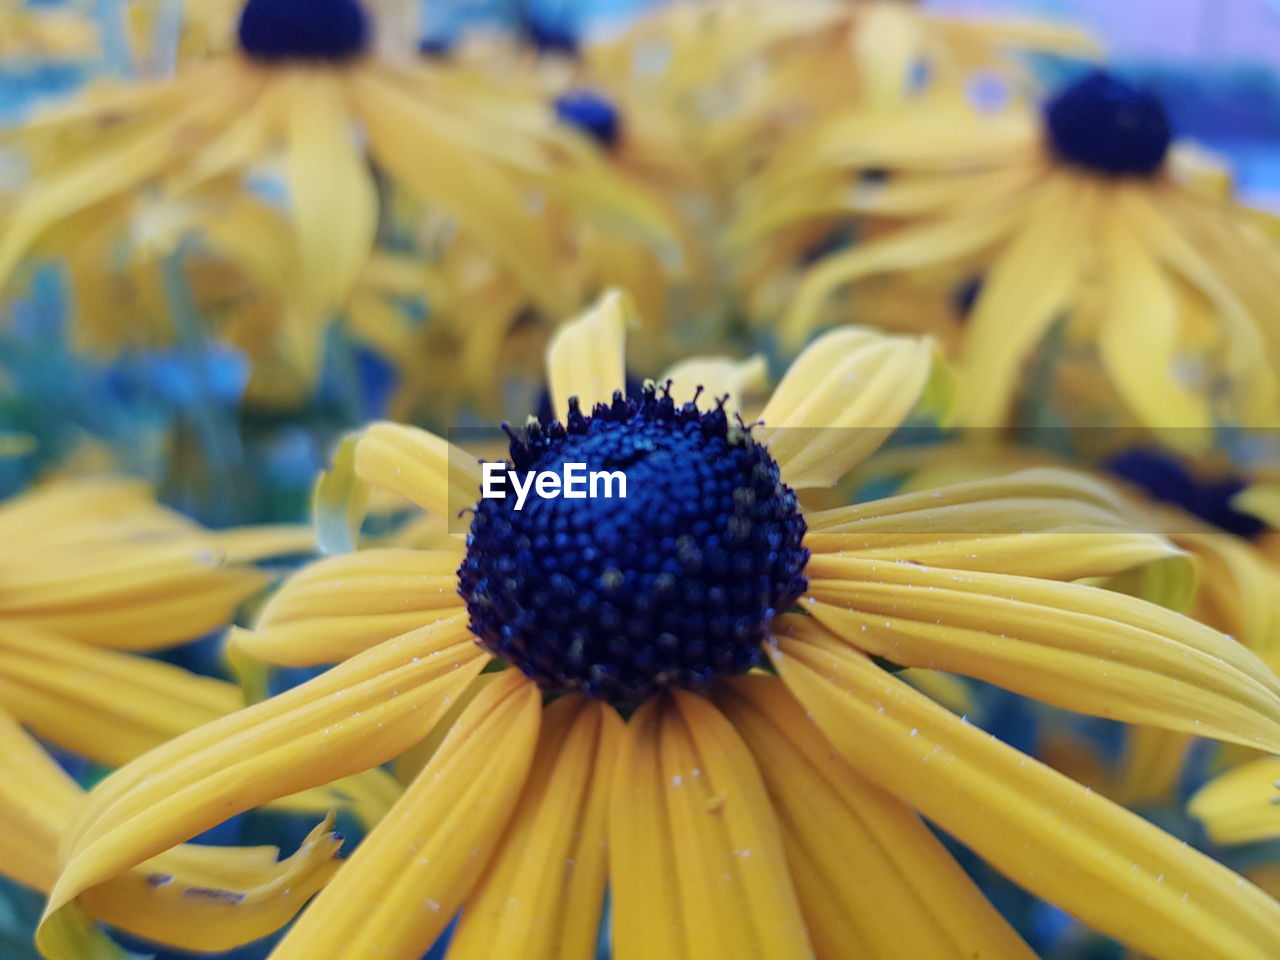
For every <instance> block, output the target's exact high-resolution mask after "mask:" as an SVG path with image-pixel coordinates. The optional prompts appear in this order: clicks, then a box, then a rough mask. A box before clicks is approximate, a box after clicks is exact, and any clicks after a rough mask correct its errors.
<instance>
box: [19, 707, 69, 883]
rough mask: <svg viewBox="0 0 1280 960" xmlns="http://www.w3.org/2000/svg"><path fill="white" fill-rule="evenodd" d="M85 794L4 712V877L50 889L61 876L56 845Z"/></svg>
mask: <svg viewBox="0 0 1280 960" xmlns="http://www.w3.org/2000/svg"><path fill="white" fill-rule="evenodd" d="M81 796H82V794H81V792H80V788H79V787H77V786H76V784H75V781H73V780H72V779H71V778H70V777H69V776H67V774H66V773H65V772H64V771H63V769H62V768H61V767H59V766H58V764H57V763H55V762H54V760H53V758H52V757H50V756H49V755H48V754H47V753H45V752H44V750H42V749H41V748H40V745H39V744H37V743H36V742H35V740H34V739H33V738H32V737H31V736H29V735H28V734H27V733H26V731H24V730H23V729H22V728H21V727H20V726H18V724H17V721H15V720H14V719H13V718H12V717H10V716H9V715H8V714H7V713H5V711H4V710H0V822H2V823H3V824H4V827H3V829H0V874H3V875H4V876H6V877H9V878H11V879H13V880H17V881H18V882H19V883H21V884H24V885H26V886H28V887H34V888H35V889H37V890H48V889H50V888H51V887H52V886H53V882H54V880H56V879H57V876H58V843H59V841H60V840H61V839H62V833H63V831H64V830H65V829H66V826H67V823H68V822H70V820H71V817H72V815H73V814H74V813H75V810H76V807H77V806H78V805H79V804H80V800H81Z"/></svg>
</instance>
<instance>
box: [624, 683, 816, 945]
mask: <svg viewBox="0 0 1280 960" xmlns="http://www.w3.org/2000/svg"><path fill="white" fill-rule="evenodd" d="M609 850H610V889H611V890H612V894H613V951H614V956H615V957H617V958H618V960H642V958H643V960H650V958H653V957H664V958H670V960H745V958H749V957H768V958H770V960H782V958H786V957H796V958H808V957H810V956H812V950H811V949H810V946H809V943H808V939H807V937H806V935H805V927H804V921H803V919H802V918H801V916H800V909H799V906H798V904H797V902H796V896H795V892H794V890H793V889H792V885H791V880H790V876H789V874H788V870H787V864H786V859H785V856H784V853H783V848H782V839H781V836H780V835H779V831H778V824H777V821H776V819H775V817H774V814H773V810H772V808H771V806H770V803H769V799H768V797H767V795H766V794H765V789H764V784H763V783H762V782H761V779H760V773H759V771H758V770H757V769H756V767H755V763H754V762H753V761H752V759H751V756H750V754H749V753H748V752H747V748H746V746H745V745H744V744H743V743H742V740H741V738H739V736H738V735H737V734H736V733H735V732H734V730H733V727H732V726H731V725H730V724H729V723H728V721H727V720H725V718H724V716H723V715H722V714H721V713H720V712H719V711H718V710H716V709H715V707H713V706H712V705H711V704H710V703H709V702H707V701H706V700H704V699H703V698H701V697H699V696H696V695H694V694H691V693H685V692H683V691H681V692H677V693H675V694H672V695H670V696H669V697H663V698H660V699H657V700H651V701H649V702H647V703H645V704H642V705H641V706H640V708H639V709H638V710H636V712H635V714H634V715H633V716H632V717H631V720H630V722H629V723H628V724H627V730H626V734H625V736H624V737H623V738H622V744H621V747H620V749H619V751H618V756H617V764H616V766H615V767H614V783H613V794H612V802H611V808H610V813H609Z"/></svg>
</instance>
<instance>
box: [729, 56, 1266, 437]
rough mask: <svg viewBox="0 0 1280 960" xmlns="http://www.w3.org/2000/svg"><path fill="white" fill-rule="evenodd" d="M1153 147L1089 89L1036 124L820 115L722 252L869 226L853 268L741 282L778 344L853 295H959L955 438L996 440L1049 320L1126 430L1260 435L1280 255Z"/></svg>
mask: <svg viewBox="0 0 1280 960" xmlns="http://www.w3.org/2000/svg"><path fill="white" fill-rule="evenodd" d="M1170 143H1171V132H1170V127H1169V123H1168V119H1167V117H1166V115H1165V112H1164V108H1163V107H1162V106H1161V104H1160V103H1159V102H1158V101H1157V100H1156V99H1155V98H1153V97H1152V96H1150V95H1148V94H1145V93H1143V92H1140V91H1138V90H1137V89H1135V88H1134V87H1132V86H1130V85H1128V84H1126V83H1124V82H1123V81H1121V80H1119V79H1117V78H1116V77H1114V76H1112V75H1110V74H1107V73H1104V72H1094V73H1091V74H1089V75H1087V76H1086V77H1085V78H1083V79H1081V80H1079V81H1077V82H1075V83H1073V84H1071V85H1069V86H1068V87H1066V88H1065V89H1064V90H1062V91H1060V92H1059V93H1058V94H1056V95H1055V96H1054V97H1053V98H1051V99H1050V100H1049V102H1048V103H1047V105H1046V106H1045V108H1044V111H1043V119H1042V120H1041V121H1037V120H1036V119H1035V118H1034V117H1032V116H1030V115H1028V114H1027V113H1025V112H1024V111H1021V110H1012V111H1010V110H1005V111H1001V112H998V113H995V114H992V115H981V114H974V113H968V114H966V113H963V112H958V111H954V110H935V109H933V108H931V107H929V106H927V105H926V106H922V107H919V108H913V109H912V110H911V111H909V112H906V113H902V114H897V115H877V114H874V113H868V112H865V111H863V112H856V111H852V112H844V113H837V114H834V115H832V116H831V117H829V118H827V119H826V120H825V121H823V122H820V123H818V124H816V125H815V126H814V127H813V129H812V130H810V131H807V132H806V133H804V134H803V135H802V136H799V137H797V138H795V139H794V140H793V141H791V142H790V143H788V144H786V145H785V146H784V147H783V148H782V149H781V150H780V151H779V152H778V154H777V156H776V157H775V158H774V160H773V161H772V163H771V164H770V166H769V168H768V169H767V170H766V171H764V173H762V174H761V176H760V178H759V179H758V181H757V182H756V183H755V184H754V185H753V186H752V187H751V188H750V195H749V196H748V198H747V199H746V201H745V203H744V207H743V211H742V216H741V218H740V220H739V223H738V224H737V227H736V229H735V231H734V234H733V237H732V240H733V242H734V244H735V245H736V247H737V248H738V249H741V250H744V251H750V250H754V251H757V252H756V256H757V257H760V256H765V257H767V256H769V255H770V253H771V251H769V246H768V245H769V244H770V243H772V241H773V238H774V237H776V236H777V235H778V232H779V231H781V230H785V229H787V228H790V227H794V226H795V225H797V224H801V223H804V222H805V221H807V220H811V219H822V218H831V217H833V216H834V217H840V216H845V217H848V216H852V215H866V216H872V217H875V218H877V222H878V223H880V224H881V225H880V226H879V227H878V228H876V229H875V230H873V231H871V232H870V233H869V235H868V236H867V237H866V238H865V239H864V241H863V242H860V243H858V244H856V245H854V246H853V247H851V248H850V249H847V250H837V251H835V252H833V253H831V254H829V255H825V256H820V257H819V259H817V260H816V261H815V262H814V263H813V264H812V265H811V266H801V267H799V268H796V267H794V266H792V265H787V266H786V269H788V270H789V271H790V272H791V273H792V275H793V277H798V278H799V282H798V286H797V285H795V284H794V283H793V282H792V278H791V277H786V276H782V277H780V276H779V274H778V273H777V272H776V271H775V272H771V273H770V274H768V275H766V276H764V277H763V278H761V277H759V276H757V281H758V282H759V284H760V287H759V289H758V301H757V310H759V311H760V312H761V313H763V314H764V315H765V316H773V315H776V313H778V312H784V313H785V316H784V317H783V319H782V321H781V323H782V326H781V331H782V334H783V336H784V338H785V339H786V340H787V341H788V342H791V343H798V342H800V341H801V340H802V339H803V337H804V336H805V335H806V334H807V333H808V332H809V331H811V330H812V329H814V328H815V327H816V326H820V325H821V324H822V323H824V322H827V320H826V318H827V317H828V316H829V314H828V313H827V312H826V311H825V307H826V305H827V302H828V300H829V299H830V298H831V296H832V295H833V294H834V293H835V292H836V291H837V290H838V289H839V288H841V287H842V286H845V285H847V284H851V283H855V282H858V281H861V280H863V279H864V278H867V277H874V276H878V275H891V276H893V277H895V278H896V279H898V280H900V281H902V283H903V284H905V285H908V286H910V285H911V284H913V283H922V284H935V285H938V284H941V285H942V287H943V289H944V290H945V289H955V288H956V287H957V286H959V285H961V284H963V283H965V282H972V283H974V287H973V293H972V309H971V310H970V311H968V312H967V315H962V316H960V317H959V318H958V320H957V321H956V322H959V323H962V324H963V327H964V329H963V334H962V336H961V337H960V338H959V340H960V346H959V350H958V352H959V358H958V359H959V372H958V383H957V390H958V394H957V400H956V409H955V411H954V417H955V421H956V423H958V424H962V425H967V426H998V425H1001V424H1003V423H1005V422H1006V421H1007V418H1008V415H1009V410H1010V406H1011V404H1012V403H1013V401H1014V399H1015V397H1016V395H1017V393H1018V390H1019V386H1020V381H1021V379H1022V371H1023V367H1024V365H1025V364H1026V362H1027V360H1028V359H1029V358H1030V357H1031V355H1032V354H1033V353H1034V351H1035V350H1036V348H1037V346H1038V345H1039V344H1040V343H1041V341H1042V340H1044V338H1045V336H1046V334H1047V333H1048V331H1049V330H1050V328H1051V326H1052V325H1053V324H1054V323H1055V321H1057V320H1059V319H1063V318H1065V319H1066V320H1067V327H1066V337H1067V339H1068V341H1069V342H1076V343H1079V342H1084V343H1087V344H1091V345H1092V346H1093V348H1094V349H1095V350H1096V360H1095V363H1097V364H1099V365H1100V367H1101V369H1102V370H1104V371H1105V373H1106V375H1107V377H1108V378H1109V380H1110V381H1111V383H1112V384H1113V385H1114V387H1115V389H1116V390H1117V391H1118V393H1119V395H1120V397H1121V398H1122V400H1123V402H1124V404H1125V405H1126V406H1127V407H1128V409H1129V411H1130V414H1131V416H1132V417H1133V418H1134V420H1135V421H1136V422H1138V423H1140V424H1144V425H1147V426H1149V427H1162V426H1164V427H1192V428H1196V427H1199V428H1203V427H1208V426H1210V425H1212V424H1213V423H1215V422H1219V421H1223V422H1228V423H1241V422H1243V423H1246V424H1255V425H1265V424H1270V423H1274V421H1275V418H1276V415H1277V410H1280V404H1278V403H1277V393H1276V390H1277V385H1276V376H1275V363H1276V358H1277V356H1280V328H1277V327H1276V325H1275V324H1274V323H1273V322H1272V320H1273V318H1272V313H1273V312H1274V311H1273V307H1274V304H1275V303H1276V302H1277V298H1280V248H1278V247H1277V246H1276V244H1275V243H1274V242H1273V241H1270V240H1268V239H1267V238H1266V237H1265V236H1264V235H1263V234H1262V233H1261V232H1260V231H1258V230H1257V229H1256V227H1255V226H1254V225H1253V223H1252V222H1251V220H1250V218H1249V217H1248V216H1246V215H1244V214H1242V213H1240V212H1238V211H1237V208H1236V207H1235V205H1234V202H1233V201H1228V200H1222V199H1218V198H1216V197H1213V196H1211V195H1209V194H1208V193H1207V192H1205V191H1203V190H1202V189H1197V188H1196V187H1194V186H1186V185H1184V184H1182V183H1180V182H1178V180H1177V179H1176V178H1175V177H1174V176H1173V175H1172V173H1171V165H1170V164H1171V161H1170ZM792 291H794V297H792V296H791V293H792ZM788 301H789V302H788ZM854 307H855V313H854V315H855V316H856V300H855V301H854ZM1182 436H1183V437H1184V438H1190V437H1196V438H1198V439H1199V440H1201V441H1202V442H1207V441H1208V439H1209V434H1208V433H1207V432H1205V431H1200V432H1195V431H1185V432H1184V433H1183V434H1182Z"/></svg>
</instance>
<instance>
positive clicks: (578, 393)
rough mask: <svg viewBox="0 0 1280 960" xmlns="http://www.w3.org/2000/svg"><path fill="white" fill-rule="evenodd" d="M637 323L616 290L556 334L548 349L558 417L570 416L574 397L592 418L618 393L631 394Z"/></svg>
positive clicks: (549, 369) (554, 405)
mask: <svg viewBox="0 0 1280 960" xmlns="http://www.w3.org/2000/svg"><path fill="white" fill-rule="evenodd" d="M635 322H636V321H635V317H634V308H633V307H632V305H631V300H630V298H628V297H627V295H626V294H624V293H621V292H619V291H617V290H611V291H610V292H608V293H606V294H605V295H604V296H603V297H601V298H600V300H599V301H598V302H597V303H596V304H595V305H594V306H592V307H591V308H590V309H588V310H587V311H585V312H584V313H582V314H580V315H579V316H577V317H574V318H573V319H572V320H570V321H568V322H566V323H565V324H564V325H563V326H561V327H560V329H559V330H557V331H556V332H555V336H553V337H552V338H551V342H550V343H549V344H547V379H548V381H549V382H550V384H551V402H552V407H553V410H554V412H555V414H556V416H557V417H563V416H564V415H565V414H566V413H567V412H568V410H569V398H570V397H577V398H578V403H579V404H581V406H582V412H583V413H584V414H589V413H590V412H591V408H592V407H594V406H595V405H596V404H597V403H606V404H607V403H609V402H610V401H611V400H612V399H613V394H614V391H616V390H624V391H625V390H626V349H627V327H628V326H631V325H633V324H634V323H635Z"/></svg>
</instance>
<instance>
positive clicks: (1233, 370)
mask: <svg viewBox="0 0 1280 960" xmlns="http://www.w3.org/2000/svg"><path fill="white" fill-rule="evenodd" d="M1118 199H1119V202H1120V203H1121V204H1122V205H1123V213H1124V215H1125V216H1126V217H1127V218H1128V219H1129V221H1130V222H1131V223H1132V224H1133V226H1134V228H1135V229H1136V230H1138V231H1139V232H1140V234H1141V236H1142V239H1143V243H1144V244H1145V245H1146V246H1147V247H1148V248H1149V249H1150V250H1153V251H1155V253H1156V255H1157V256H1158V257H1159V258H1160V260H1161V262H1162V263H1164V264H1167V265H1168V266H1169V267H1170V268H1171V269H1172V270H1173V271H1174V272H1175V273H1177V275H1178V276H1180V277H1182V278H1184V279H1185V280H1186V281H1187V282H1188V283H1190V284H1191V285H1192V287H1194V288H1195V289H1196V290H1198V291H1200V292H1201V293H1203V294H1204V296H1205V297H1206V298H1207V299H1208V300H1209V302H1210V303H1211V305H1212V307H1213V319H1214V322H1215V326H1217V327H1219V328H1220V329H1221V330H1222V341H1221V352H1222V355H1223V366H1224V372H1225V373H1226V375H1227V377H1228V380H1227V383H1226V384H1225V385H1226V386H1228V387H1229V388H1230V391H1231V393H1232V394H1233V397H1234V399H1235V400H1236V409H1233V410H1232V413H1233V415H1234V416H1235V417H1237V418H1240V419H1242V420H1244V421H1245V422H1251V423H1260V424H1262V425H1264V426H1266V425H1269V424H1271V423H1274V421H1275V405H1276V398H1277V390H1278V388H1277V383H1276V375H1275V371H1274V370H1273V369H1272V366H1271V365H1270V364H1268V363H1265V362H1263V359H1264V358H1265V357H1267V356H1269V355H1270V351H1269V350H1268V349H1267V343H1266V341H1265V340H1264V338H1263V336H1262V334H1261V331H1260V326H1261V324H1260V321H1259V320H1258V318H1257V317H1256V316H1255V315H1254V313H1253V311H1252V310H1251V309H1250V307H1249V306H1248V305H1246V302H1245V300H1244V299H1243V296H1242V293H1243V291H1241V290H1238V289H1236V287H1235V285H1234V284H1233V283H1231V282H1229V281H1227V280H1225V279H1224V277H1223V276H1222V274H1223V269H1222V268H1223V267H1224V266H1226V267H1227V269H1228V270H1229V269H1230V266H1229V264H1223V263H1221V262H1215V260H1214V259H1213V257H1212V256H1211V255H1210V250H1211V249H1214V248H1216V247H1217V246H1218V243H1217V242H1212V241H1211V242H1210V244H1209V245H1208V246H1207V247H1202V246H1199V245H1198V244H1197V242H1196V238H1195V232H1194V230H1191V229H1188V227H1187V224H1186V223H1185V221H1184V219H1183V218H1181V217H1179V216H1178V215H1177V212H1178V211H1177V207H1178V201H1179V199H1180V197H1179V192H1178V191H1177V190H1171V191H1169V192H1168V194H1165V195H1160V196H1157V197H1151V196H1149V195H1148V194H1147V193H1145V192H1139V191H1128V192H1124V193H1121V194H1120V195H1119V198H1118ZM1157 201H1159V202H1157ZM1166 201H1169V202H1170V209H1169V210H1168V211H1166V210H1165V209H1164V208H1165V206H1166ZM1223 249H1225V250H1232V251H1237V252H1240V251H1238V249H1237V245H1236V244H1228V245H1226V246H1224V247H1223ZM1243 256H1244V258H1245V259H1253V257H1252V256H1250V255H1249V254H1248V253H1243Z"/></svg>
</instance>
